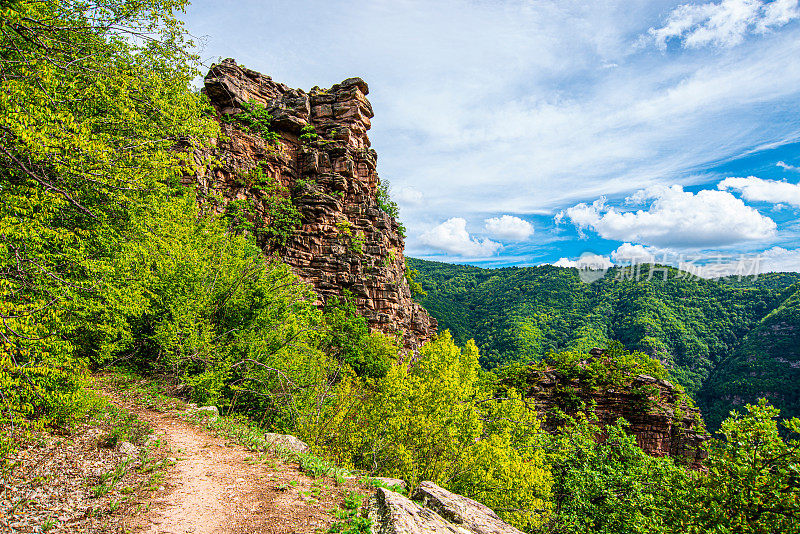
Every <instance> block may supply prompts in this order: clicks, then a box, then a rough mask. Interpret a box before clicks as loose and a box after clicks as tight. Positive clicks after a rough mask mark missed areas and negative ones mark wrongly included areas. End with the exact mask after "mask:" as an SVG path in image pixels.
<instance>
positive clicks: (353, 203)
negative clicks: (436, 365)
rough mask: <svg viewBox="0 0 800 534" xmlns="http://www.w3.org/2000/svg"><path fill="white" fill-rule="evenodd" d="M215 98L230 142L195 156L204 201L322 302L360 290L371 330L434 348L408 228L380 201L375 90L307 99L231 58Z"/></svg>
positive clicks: (344, 88)
mask: <svg viewBox="0 0 800 534" xmlns="http://www.w3.org/2000/svg"><path fill="white" fill-rule="evenodd" d="M204 92H205V94H206V95H207V96H208V98H209V100H210V102H211V104H212V106H213V107H214V109H215V110H216V112H217V114H218V115H217V116H218V118H219V119H220V126H221V129H222V132H221V135H220V137H219V139H218V140H217V143H216V147H215V148H214V149H213V150H212V151H211V152H210V153H209V152H206V153H198V154H196V163H198V166H200V168H201V170H200V171H199V172H198V173H197V175H196V176H194V177H192V178H191V180H195V179H196V182H197V186H198V188H199V192H200V195H201V198H202V199H203V202H205V203H207V204H208V205H211V206H212V207H213V209H214V210H216V211H217V212H220V213H227V214H229V215H230V216H232V217H233V218H234V219H236V218H237V217H238V220H239V221H240V222H241V223H242V224H247V225H249V228H251V229H252V231H254V232H255V233H256V235H257V236H258V237H259V242H260V244H261V245H262V247H263V248H264V250H265V251H266V252H267V253H268V254H274V255H277V256H278V257H280V259H281V260H283V261H284V262H285V263H287V264H288V265H289V266H290V267H291V268H292V269H293V270H294V272H295V273H296V274H297V275H298V276H299V277H300V278H302V279H303V280H305V281H306V282H308V283H310V284H311V285H312V286H313V287H314V288H315V290H316V292H317V294H318V295H319V296H320V303H322V302H324V301H325V300H326V299H328V298H329V297H331V296H334V295H336V296H339V295H342V294H343V293H344V292H345V291H349V292H351V293H352V294H353V296H354V299H355V302H356V305H357V307H358V309H359V311H360V312H361V313H362V314H363V315H364V317H366V319H367V321H368V322H369V325H370V327H371V328H372V329H376V330H380V331H382V332H385V333H388V334H394V333H396V332H401V333H402V335H403V342H404V345H405V347H406V348H408V349H412V350H413V349H416V348H418V347H419V346H420V345H421V344H422V343H423V342H425V341H427V340H428V339H430V338H431V336H432V335H433V334H434V333H435V331H436V320H435V319H432V318H431V317H430V316H429V315H428V314H427V312H426V311H425V310H424V309H423V308H422V307H421V306H420V305H419V304H417V303H416V302H414V301H413V300H412V299H411V292H410V289H409V285H408V283H407V281H406V279H405V271H406V265H405V258H404V256H403V247H404V243H403V235H402V228H401V226H400V225H399V224H398V222H397V221H396V220H395V219H394V218H393V217H391V216H390V215H389V214H388V213H387V212H386V211H387V210H386V204H385V202H384V203H383V204H381V202H379V199H378V197H377V187H378V184H379V183H380V180H379V178H378V174H377V173H376V170H375V169H376V163H377V153H376V152H375V150H373V149H371V148H370V141H369V138H368V137H367V130H369V128H370V119H371V118H372V116H373V112H372V106H371V105H370V103H369V101H368V100H367V99H366V95H367V93H368V92H369V91H368V88H367V84H366V83H365V82H364V81H363V80H361V79H360V78H348V79H347V80H345V81H343V82H342V83H340V84H337V85H334V86H333V87H331V88H330V89H320V88H318V87H314V88H313V89H311V91H310V92H308V93H306V92H304V91H302V90H299V89H291V88H289V87H287V86H286V85H284V84H282V83H277V82H274V81H273V80H272V79H271V78H270V77H269V76H265V75H263V74H259V73H257V72H254V71H252V70H249V69H246V68H244V67H242V66H239V65H237V64H236V62H235V61H234V60H232V59H226V60H225V61H223V62H222V63H220V64H218V65H213V66H212V67H211V69H210V71H209V73H208V75H207V76H206V78H205V89H204ZM263 112H268V113H269V115H270V116H271V119H269V118H264V116H263V115H262V113H263ZM262 119H263V120H262ZM265 125H266V127H265ZM209 161H211V163H209ZM382 208H383V209H382ZM388 211H391V210H388Z"/></svg>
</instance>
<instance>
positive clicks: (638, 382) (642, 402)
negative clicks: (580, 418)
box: [522, 364, 709, 466]
mask: <svg viewBox="0 0 800 534" xmlns="http://www.w3.org/2000/svg"><path fill="white" fill-rule="evenodd" d="M579 365H580V364H579ZM522 390H523V391H524V392H525V394H526V396H527V397H528V398H532V399H534V400H535V402H536V406H537V410H538V411H539V412H540V414H541V415H542V420H543V423H544V426H545V428H547V429H548V430H555V429H556V428H557V427H558V425H559V423H560V422H561V420H562V419H561V417H560V414H561V413H566V414H568V415H575V414H576V413H578V412H580V411H584V412H594V414H596V415H597V419H598V423H599V424H611V423H614V422H615V421H616V420H617V419H619V418H620V417H623V418H624V419H625V420H626V421H627V422H628V423H630V426H629V428H628V430H629V431H630V433H631V434H633V435H634V436H635V437H636V442H637V444H638V445H639V446H640V447H641V448H642V450H644V451H645V452H646V453H648V454H650V455H652V456H673V457H683V458H685V459H686V460H687V461H688V463H689V464H692V465H695V466H698V465H699V464H700V462H701V461H702V459H703V458H704V457H705V452H704V451H703V448H702V445H703V443H704V442H705V441H706V440H707V439H708V437H709V436H708V432H707V431H706V430H705V427H704V425H703V419H702V417H701V415H700V411H699V410H698V409H697V408H696V407H695V406H694V405H693V404H692V403H691V402H690V401H689V399H688V397H686V395H685V394H684V393H683V392H682V390H681V389H680V388H678V387H676V386H675V385H673V384H672V383H671V382H669V381H667V380H663V379H656V378H653V377H651V376H648V375H637V376H629V377H628V378H627V379H626V380H624V381H623V382H622V383H621V384H618V385H611V384H607V385H598V384H589V383H587V382H586V381H584V380H581V379H577V378H571V377H569V376H567V374H566V373H564V372H563V370H559V369H555V368H552V367H548V368H546V369H544V370H542V369H537V368H536V367H533V366H532V367H530V368H528V369H527V370H526V372H525V373H524V386H523V387H522Z"/></svg>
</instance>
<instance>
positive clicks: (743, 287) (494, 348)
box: [409, 260, 800, 428]
mask: <svg viewBox="0 0 800 534" xmlns="http://www.w3.org/2000/svg"><path fill="white" fill-rule="evenodd" d="M409 262H410V265H411V266H412V267H413V268H415V269H417V270H418V271H419V273H420V275H419V276H418V278H417V281H418V282H419V283H420V284H421V285H422V287H423V289H424V290H425V292H426V295H424V296H422V297H418V298H419V300H420V302H421V303H422V304H423V305H424V306H425V307H426V309H427V310H428V311H429V312H430V313H431V314H432V315H433V316H434V317H435V318H436V319H437V320H438V321H439V325H440V328H441V329H449V330H450V331H451V332H452V333H453V336H454V338H455V339H456V340H457V341H458V342H464V341H466V340H467V339H471V338H474V339H475V341H476V343H477V345H478V347H479V348H480V349H481V354H482V358H481V365H483V367H484V368H487V369H491V368H494V367H497V366H499V365H503V364H506V363H511V362H525V361H531V360H534V361H535V360H540V359H542V358H543V357H544V356H546V355H547V354H548V353H550V352H554V351H561V350H568V349H584V350H585V349H588V348H590V347H592V346H602V345H603V344H605V343H608V341H610V340H615V341H620V342H622V343H623V344H624V345H625V346H626V347H627V348H628V349H630V350H638V351H642V352H644V353H646V354H649V355H650V356H652V357H654V358H657V359H658V360H660V361H661V362H662V363H663V364H664V365H665V366H666V367H667V368H668V369H669V372H670V375H671V377H672V378H673V379H674V380H676V381H677V382H679V383H680V384H682V385H683V386H684V387H685V388H686V390H687V392H688V393H689V394H690V395H692V396H695V397H698V399H699V400H700V401H701V404H702V405H707V406H708V407H709V408H708V409H709V410H712V409H711V408H710V406H711V404H713V406H714V408H713V410H712V411H713V413H714V414H715V415H714V416H713V417H712V418H711V419H710V421H709V423H710V426H711V427H712V428H716V427H717V425H718V424H719V422H720V421H721V419H722V418H723V417H724V416H726V415H727V413H728V411H729V410H730V409H731V408H732V407H734V406H740V405H741V404H742V403H743V402H745V401H746V402H752V401H754V400H755V398H756V397H757V396H759V395H758V394H757V392H761V393H760V394H761V395H763V394H764V393H766V392H770V391H772V392H774V395H775V396H776V398H777V397H780V398H781V399H785V400H783V401H782V404H781V405H782V406H783V407H784V408H786V410H785V413H786V414H787V415H790V414H796V413H798V412H800V406H798V404H797V385H796V384H797V382H796V380H793V379H792V376H793V375H791V373H789V374H787V373H785V372H784V367H790V364H787V363H781V362H780V361H779V360H777V359H776V358H784V359H786V360H787V361H794V359H796V358H794V359H793V356H792V355H793V354H796V349H794V348H790V341H789V339H791V338H792V336H795V335H796V334H795V329H793V328H792V327H791V325H793V324H794V325H796V324H797V322H796V321H797V315H796V314H797V311H796V307H794V306H792V302H793V301H794V300H793V299H794V298H796V296H795V297H792V298H790V297H791V296H792V295H793V294H795V293H794V292H795V289H796V288H795V286H794V285H793V284H795V283H796V282H798V280H800V275H799V274H797V273H770V274H765V275H761V276H759V277H757V278H752V277H751V278H741V279H739V278H737V277H731V278H725V279H722V280H719V281H714V280H705V279H701V278H694V277H688V276H686V274H685V273H681V272H680V271H676V270H675V269H671V268H665V267H656V268H654V270H653V272H652V275H651V272H650V270H649V269H650V268H648V267H647V266H644V267H642V270H641V273H640V275H639V276H638V278H637V277H634V276H627V274H629V273H625V272H624V271H621V270H620V269H618V268H615V269H611V270H610V271H609V272H608V273H607V274H606V276H605V277H604V278H602V279H600V280H598V281H596V282H594V283H591V284H587V283H584V282H582V281H581V280H580V278H579V277H578V271H577V270H576V269H569V268H560V267H554V266H551V265H545V266H541V267H526V268H516V267H512V268H505V269H494V270H488V269H481V268H478V267H471V266H464V265H449V264H444V263H437V262H430V261H424V260H409ZM665 272H666V276H665ZM787 299H788V300H787ZM778 321H780V325H783V326H780V327H779V326H776V324H777V322H778ZM792 321H794V322H792ZM743 340H746V341H745V342H744V343H743ZM740 346H741V347H740ZM795 346H796V345H795ZM742 351H745V352H746V353H747V354H750V355H751V356H750V358H751V360H752V359H755V360H756V361H757V362H759V363H758V364H757V367H758V369H755V368H754V367H753V366H754V365H756V364H754V363H753V362H752V361H751V362H750V363H748V364H747V366H744V367H743V366H742V365H740V364H737V363H736V362H738V361H741V360H742V358H743V356H742V354H743V352H742ZM745 367H746V370H745ZM717 368H719V371H718V372H714V378H713V380H710V381H708V384H706V381H707V379H708V377H709V375H710V374H712V372H713V371H715V369H717ZM791 369H793V368H791ZM743 373H746V374H747V378H745V376H743ZM751 373H757V374H758V376H759V377H760V378H759V380H760V381H761V382H759V383H758V385H757V383H756V382H754V381H752V380H751V378H752V376H754V375H751ZM745 381H746V382H747V383H748V386H747V388H743V389H742V390H741V391H739V386H737V385H735V384H737V383H743V382H745ZM768 384H769V385H770V386H769V387H768V386H767V385H768ZM704 386H705V387H704ZM701 388H704V389H703V394H702V395H700V396H698V393H699V392H700V390H701ZM712 399H713V402H712ZM789 399H792V400H789ZM710 413H711V412H709V414H710Z"/></svg>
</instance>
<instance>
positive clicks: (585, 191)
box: [184, 0, 800, 271]
mask: <svg viewBox="0 0 800 534" xmlns="http://www.w3.org/2000/svg"><path fill="white" fill-rule="evenodd" d="M184 19H185V21H186V23H187V27H188V29H189V30H190V32H191V33H192V34H194V35H195V36H197V37H202V38H203V39H202V41H203V48H202V51H201V55H202V57H203V59H204V60H206V61H207V62H209V63H210V62H212V61H215V60H217V59H218V58H225V57H233V58H235V59H236V60H237V61H238V62H239V63H241V64H245V65H246V66H247V67H249V68H252V69H255V70H258V71H260V72H263V73H265V74H269V75H271V76H272V77H273V78H274V79H276V80H279V81H282V82H284V83H287V84H288V85H290V86H293V87H299V88H303V89H306V90H308V89H309V88H311V87H312V86H314V85H320V86H330V85H332V84H334V83H337V82H339V81H341V80H343V79H345V78H348V77H350V76H360V77H362V78H364V79H365V80H366V81H367V82H368V83H369V85H370V95H369V98H370V101H371V102H372V104H373V108H374V110H375V114H376V116H375V118H374V119H373V123H372V124H373V126H372V130H371V133H370V138H371V140H372V142H373V147H374V148H375V149H376V150H377V151H378V154H379V163H378V171H379V173H380V175H381V177H382V179H384V180H389V181H390V182H391V184H392V191H393V196H394V198H395V199H396V200H397V201H398V204H399V205H400V209H401V218H402V220H403V222H404V223H405V225H406V227H407V228H408V238H407V241H406V250H407V254H408V255H410V256H415V257H421V258H427V259H434V260H438V261H448V262H459V263H472V264H475V265H481V266H505V265H537V264H541V263H556V264H559V265H580V260H579V258H580V257H581V255H584V260H583V261H586V259H587V257H588V256H586V253H593V254H596V255H597V257H595V258H592V261H596V262H600V263H603V262H608V263H612V262H616V263H625V262H627V261H630V260H631V259H633V258H651V259H653V258H654V259H655V260H656V261H660V262H668V263H673V264H675V265H679V264H681V262H684V261H692V259H697V258H717V257H725V258H727V259H726V260H724V261H723V260H720V261H718V263H726V262H728V263H726V265H728V266H729V267H731V268H733V267H732V265H733V263H732V262H733V258H739V257H741V256H742V255H747V256H748V257H758V258H759V260H758V261H759V262H760V263H759V267H758V269H759V270H762V271H766V270H794V271H796V270H800V250H799V249H800V242H798V236H800V219H798V215H800V186H798V185H797V184H798V182H800V60H798V58H800V7H798V0H773V1H767V0H717V1H712V2H697V3H693V4H691V3H689V4H687V3H681V2H666V1H646V2H644V1H642V2H636V1H633V0H627V1H620V2H611V1H597V2H570V1H568V0H554V1H548V0H537V1H533V0H526V1H517V0H509V1H497V0H495V1H488V0H487V1H481V0H473V1H466V0H464V1H455V0H438V1H436V2H430V1H417V0H391V1H384V0H371V1H363V2H358V1H336V0H324V1H321V0H308V1H305V0H291V1H283V0H281V1H269V2H267V1H250V0H245V1H240V2H237V3H235V4H232V5H227V6H225V7H222V6H221V5H220V4H219V3H218V2H206V1H200V0H196V1H195V2H194V3H193V4H192V5H191V6H190V7H189V8H188V9H187V12H186V14H185V17H184ZM705 261H706V260H704V259H700V260H699V263H701V264H702V263H704V262H705ZM576 262H578V263H576Z"/></svg>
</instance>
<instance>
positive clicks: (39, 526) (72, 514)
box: [0, 386, 368, 534]
mask: <svg viewBox="0 0 800 534" xmlns="http://www.w3.org/2000/svg"><path fill="white" fill-rule="evenodd" d="M101 389H102V390H103V392H102V394H103V395H104V396H106V397H107V398H108V399H109V401H110V402H111V403H112V404H113V405H114V406H113V407H110V408H111V409H110V410H109V411H108V412H107V413H112V412H113V413H115V414H124V417H126V418H127V419H123V421H131V420H133V421H135V420H136V419H135V418H133V419H131V414H134V415H135V416H136V417H138V420H140V421H143V422H145V423H147V424H148V425H149V427H150V428H151V429H152V434H151V435H150V436H149V437H147V430H146V426H147V425H143V424H142V423H137V424H139V425H142V428H143V429H144V430H143V434H137V436H138V437H137V438H136V439H133V441H134V442H135V443H136V445H132V444H131V443H129V442H116V445H115V446H114V445H112V446H108V445H107V444H106V441H107V439H106V436H108V435H110V434H112V433H113V432H114V429H115V428H117V427H116V426H115V425H118V424H120V420H121V419H120V418H119V417H118V416H115V417H111V418H106V419H103V418H100V419H99V420H91V421H87V422H86V423H85V424H83V425H81V426H80V427H79V428H76V429H74V430H73V431H71V433H70V434H69V435H57V434H48V433H42V434H41V436H39V437H38V438H37V439H36V440H34V441H33V442H31V443H29V444H27V445H25V446H24V447H23V448H22V449H20V450H19V451H18V453H17V455H16V456H17V460H18V467H17V468H16V469H15V470H14V471H12V474H11V475H10V476H7V477H6V478H3V475H2V474H0V534H6V533H12V534H29V533H30V534H38V533H41V532H45V531H46V532H49V533H68V534H78V533H81V534H83V533H91V534H101V533H102V534H117V533H125V534H133V533H136V534H190V533H191V534H245V533H246V534H323V533H327V532H328V530H329V529H330V527H331V525H332V524H333V523H334V522H336V519H335V518H334V516H333V511H334V510H335V509H337V508H344V501H345V497H346V496H347V495H348V494H349V493H350V492H353V491H356V492H358V493H361V494H362V495H363V494H366V493H368V490H366V489H364V488H363V487H360V486H359V485H358V483H357V482H356V481H354V480H348V481H346V482H345V483H343V484H341V485H340V484H338V483H337V482H336V481H335V480H333V479H331V478H329V477H319V478H312V477H310V476H308V475H306V474H305V473H303V472H302V471H301V469H300V466H299V465H297V463H295V462H293V461H292V460H287V459H283V457H277V456H275V455H273V454H272V453H270V452H264V453H261V452H253V451H249V450H247V449H245V448H244V447H242V446H240V445H238V444H235V443H231V442H230V441H228V440H227V439H225V438H222V437H218V436H216V435H214V434H213V433H212V432H211V431H208V430H206V429H205V428H203V427H201V426H199V425H197V424H195V423H192V422H190V420H187V417H186V415H187V412H186V408H187V405H186V404H185V403H183V402H182V401H180V400H178V399H172V400H168V402H166V403H161V405H159V406H157V407H155V409H151V407H147V406H151V405H150V404H147V401H146V400H145V401H142V400H141V399H140V398H139V397H138V396H137V395H136V394H132V393H130V392H128V391H120V390H119V389H116V390H115V389H114V388H113V387H108V386H106V387H102V388H101ZM165 404H166V405H165ZM120 409H121V410H120ZM157 410H162V411H157ZM128 436H132V434H128ZM126 439H131V438H130V437H129V438H126ZM125 447H127V449H126V448H125Z"/></svg>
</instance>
